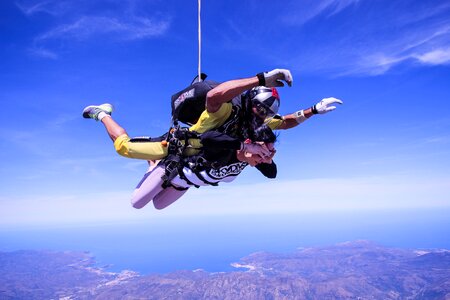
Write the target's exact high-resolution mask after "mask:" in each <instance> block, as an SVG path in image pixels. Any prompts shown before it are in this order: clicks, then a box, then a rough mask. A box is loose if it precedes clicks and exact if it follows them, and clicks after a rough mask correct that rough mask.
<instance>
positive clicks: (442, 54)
mask: <svg viewBox="0 0 450 300" xmlns="http://www.w3.org/2000/svg"><path fill="white" fill-rule="evenodd" d="M415 57H416V58H417V59H418V60H419V61H420V62H422V63H424V64H430V65H442V64H449V63H450V48H446V49H437V50H433V51H430V52H426V53H424V54H420V55H416V56H415Z"/></svg>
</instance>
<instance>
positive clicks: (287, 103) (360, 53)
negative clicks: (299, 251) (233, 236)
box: [0, 0, 450, 226]
mask: <svg viewBox="0 0 450 300" xmlns="http://www.w3.org/2000/svg"><path fill="white" fill-rule="evenodd" d="M0 14H1V18H0V24H1V26H0V33H1V34H0V43H1V47H0V59H1V72H0V79H1V80H0V103H1V105H2V110H1V112H0V136H1V142H0V143H1V148H2V150H3V151H1V153H0V176H1V182H0V226H15V225H30V224H63V223H64V224H65V223H83V222H96V221H99V222H110V221H111V222H112V221H120V220H136V219H147V218H160V217H162V218H164V217H165V216H168V215H180V216H181V217H182V216H192V215H196V214H204V215H223V214H230V215H233V214H238V215H241V214H253V213H254V214H266V213H270V212H276V213H277V214H281V215H282V214H284V213H295V212H305V211H306V212H308V211H311V212H315V211H348V212H351V211H358V210H392V209H409V208H414V209H428V208H431V209H449V207H450V172H449V170H450V84H449V83H450V3H449V2H448V1H438V0H435V1H418V0H416V1H414V0H399V1H387V0H380V1H368V0H345V1H339V0H318V1H310V0H300V1H296V0H288V1H282V2H280V1H256V0H254V1H203V6H202V26H203V27H202V32H203V36H202V42H203V49H202V53H203V54H202V70H203V71H204V72H205V73H207V74H209V77H210V78H211V79H213V80H217V81H225V80H229V79H234V78H243V77H249V76H253V75H254V74H256V73H258V72H261V71H268V70H271V69H273V68H288V69H291V71H292V74H293V76H294V84H293V87H291V88H282V89H280V90H279V92H280V96H281V101H282V104H281V109H280V112H281V113H282V114H288V113H292V112H294V111H296V110H298V109H301V108H307V107H309V106H311V105H313V104H315V103H316V102H317V101H319V100H320V99H321V98H325V97H331V96H333V97H337V98H340V99H342V100H343V101H344V103H345V104H344V105H342V106H340V107H338V109H337V110H336V111H335V112H332V113H330V114H327V115H323V116H315V117H313V118H312V119H311V120H308V121H307V122H306V123H304V124H302V125H300V126H299V127H297V128H295V129H292V130H289V131H283V132H280V134H279V142H278V144H277V149H278V152H277V155H276V157H275V161H276V163H277V165H278V178H277V179H276V180H268V179H266V178H263V177H262V176H261V175H260V174H258V172H257V171H255V170H253V169H251V168H247V169H246V170H245V171H244V172H243V174H242V175H241V176H240V178H238V179H237V180H236V181H235V182H233V183H231V184H223V185H221V187H218V188H214V187H208V188H201V189H198V190H196V189H192V190H191V191H189V192H188V193H187V194H186V196H185V197H184V198H182V199H181V200H180V201H178V202H177V203H175V204H174V205H172V206H171V207H169V208H167V209H165V210H163V211H157V210H155V209H154V208H153V206H152V205H151V204H149V205H148V206H147V207H145V208H144V209H142V210H135V209H133V208H132V207H131V205H130V204H129V199H130V195H131V193H132V191H133V189H134V186H135V185H136V184H137V182H139V180H140V178H141V177H142V175H143V174H144V172H145V170H146V168H147V166H146V162H145V161H139V160H131V159H126V158H122V157H120V156H118V155H117V154H116V153H115V152H114V148H113V146H112V143H111V142H110V140H109V138H108V137H107V135H106V134H105V131H104V129H103V127H102V126H101V124H100V123H96V122H94V121H92V120H85V119H83V118H82V117H81V111H82V109H83V108H84V107H85V106H86V105H90V104H100V103H103V102H110V103H112V104H113V105H114V106H115V108H116V111H115V112H114V114H113V115H114V117H115V118H116V120H117V121H118V122H119V123H120V124H122V125H123V126H124V127H125V128H126V129H127V131H128V132H129V134H130V135H132V136H140V135H150V136H156V135H160V134H162V133H163V132H165V131H167V129H168V126H169V120H170V96H171V95H172V94H174V93H175V92H177V91H178V90H181V89H182V88H184V87H185V86H186V85H187V84H189V83H190V81H191V79H192V78H193V77H194V76H195V74H196V72H197V1H170V0H169V1H160V0H154V1H143V0H124V1H111V0H100V1H87V0H81V1H73V0H60V1H56V0H55V1H53V0H43V1H42V0H38V1H35V0H33V1H31V0H17V1H10V0H7V1H2V2H1V3H0Z"/></svg>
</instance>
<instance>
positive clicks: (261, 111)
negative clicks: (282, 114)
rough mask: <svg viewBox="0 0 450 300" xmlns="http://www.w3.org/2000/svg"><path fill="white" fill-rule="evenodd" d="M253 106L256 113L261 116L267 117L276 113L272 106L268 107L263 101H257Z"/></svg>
mask: <svg viewBox="0 0 450 300" xmlns="http://www.w3.org/2000/svg"><path fill="white" fill-rule="evenodd" d="M253 107H254V108H255V110H256V113H257V114H258V115H260V116H261V117H264V118H267V117H273V116H274V115H275V113H274V112H273V111H272V110H271V109H270V108H268V107H267V106H265V105H264V104H262V103H256V104H254V105H253Z"/></svg>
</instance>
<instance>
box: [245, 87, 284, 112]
mask: <svg viewBox="0 0 450 300" xmlns="http://www.w3.org/2000/svg"><path fill="white" fill-rule="evenodd" d="M248 96H249V98H250V100H251V101H252V104H253V105H255V106H256V107H260V108H261V107H262V108H264V109H265V110H266V112H267V116H268V117H273V116H274V115H276V114H277V113H278V109H279V107H280V96H279V95H278V91H277V89H276V88H274V87H272V88H269V87H265V86H257V87H254V88H252V89H251V90H250V91H249V94H248Z"/></svg>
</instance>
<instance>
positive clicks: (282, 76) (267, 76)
mask: <svg viewBox="0 0 450 300" xmlns="http://www.w3.org/2000/svg"><path fill="white" fill-rule="evenodd" d="M256 76H258V79H259V85H262V86H267V87H279V86H284V83H283V81H285V82H286V83H287V84H288V85H289V86H292V81H293V79H292V75H291V72H290V71H289V70H286V69H275V70H272V71H270V72H264V73H259V74H257V75H256Z"/></svg>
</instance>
